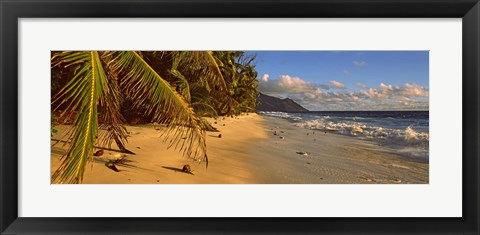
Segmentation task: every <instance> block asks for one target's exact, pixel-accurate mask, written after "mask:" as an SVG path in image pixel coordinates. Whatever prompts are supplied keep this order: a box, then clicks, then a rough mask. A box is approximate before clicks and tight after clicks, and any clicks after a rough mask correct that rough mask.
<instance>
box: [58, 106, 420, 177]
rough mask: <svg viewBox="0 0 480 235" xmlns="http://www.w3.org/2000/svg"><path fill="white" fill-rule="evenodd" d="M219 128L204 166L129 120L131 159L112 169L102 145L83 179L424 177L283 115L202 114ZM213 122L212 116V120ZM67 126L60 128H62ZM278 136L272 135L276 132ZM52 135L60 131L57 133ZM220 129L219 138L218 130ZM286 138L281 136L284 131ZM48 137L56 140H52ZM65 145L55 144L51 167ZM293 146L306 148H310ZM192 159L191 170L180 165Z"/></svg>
mask: <svg viewBox="0 0 480 235" xmlns="http://www.w3.org/2000/svg"><path fill="white" fill-rule="evenodd" d="M207 119H208V120H209V121H210V123H212V125H213V126H214V127H216V128H218V130H219V131H220V132H207V133H206V138H207V151H208V156H209V167H208V168H205V165H204V163H200V164H199V163H195V162H193V161H192V160H191V159H188V158H186V157H184V156H182V155H181V154H180V153H179V152H178V151H176V150H174V149H166V144H165V143H163V141H162V139H161V138H159V135H160V134H159V132H158V131H156V130H155V129H154V128H153V126H152V125H137V126H127V130H128V131H129V132H130V135H131V137H129V142H128V144H127V148H128V149H129V150H131V151H133V152H135V153H136V155H128V154H127V159H129V160H131V161H132V162H129V163H128V166H119V167H118V169H119V170H120V172H115V171H113V170H111V169H109V168H107V167H106V166H105V163H106V162H108V160H109V159H115V158H116V157H118V155H119V154H118V153H117V152H114V151H105V154H104V155H103V156H101V157H95V160H94V162H93V164H92V165H93V168H92V167H90V166H87V169H86V171H85V176H84V181H83V183H84V184H108V183H110V184H371V183H380V184H409V183H415V184H418V183H423V184H425V183H428V179H429V177H428V171H429V164H428V163H422V162H415V161H410V160H408V159H406V158H405V157H403V156H401V155H399V154H396V153H395V150H394V149H390V148H388V147H386V146H380V145H377V144H375V143H373V142H372V141H366V140H361V139H359V138H355V137H352V136H344V135H340V134H332V133H327V134H325V133H323V132H321V131H313V130H308V129H304V128H301V127H296V126H294V125H293V124H292V123H289V122H288V121H287V120H284V119H281V118H275V117H268V116H264V115H257V114H253V113H250V114H248V115H246V114H244V115H241V116H238V117H234V118H231V117H219V118H218V119H217V120H216V121H215V120H214V119H213V118H207ZM215 122H217V123H216V124H215ZM60 129H64V128H60ZM275 131H276V133H277V135H274V133H275ZM57 134H61V131H60V133H57ZM219 134H222V137H221V138H219V137H218V135H219ZM281 137H283V138H281ZM52 143H53V142H52ZM61 145H62V144H58V145H56V146H55V147H53V148H52V162H51V167H52V169H51V172H52V173H53V172H54V171H55V169H56V167H57V166H58V163H59V162H58V159H59V158H60V156H61V154H60V153H61V151H62V148H60V147H59V146H61ZM297 152H308V156H307V155H302V154H298V153H297ZM185 164H189V165H190V166H191V167H192V169H193V175H190V174H186V173H183V172H179V171H178V170H179V169H181V168H182V166H183V165H185Z"/></svg>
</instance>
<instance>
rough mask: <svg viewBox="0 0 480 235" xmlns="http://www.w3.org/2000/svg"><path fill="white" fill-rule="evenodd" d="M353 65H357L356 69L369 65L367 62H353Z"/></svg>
mask: <svg viewBox="0 0 480 235" xmlns="http://www.w3.org/2000/svg"><path fill="white" fill-rule="evenodd" d="M353 65H355V66H356V67H359V68H361V67H364V66H365V65H367V62H366V61H356V60H355V61H353Z"/></svg>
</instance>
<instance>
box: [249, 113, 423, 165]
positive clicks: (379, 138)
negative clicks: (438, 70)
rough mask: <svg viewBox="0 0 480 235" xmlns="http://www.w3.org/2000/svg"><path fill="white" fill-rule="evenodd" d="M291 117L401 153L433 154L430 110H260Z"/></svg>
mask: <svg viewBox="0 0 480 235" xmlns="http://www.w3.org/2000/svg"><path fill="white" fill-rule="evenodd" d="M259 113H260V114H263V115H266V116H272V117H279V118H283V119H286V120H288V121H289V122H291V123H292V124H293V125H295V126H298V127H301V128H306V129H311V130H318V131H327V132H331V133H337V134H342V135H348V136H354V137H357V138H361V139H365V140H369V141H375V142H376V143H378V144H380V145H386V146H388V147H391V148H393V149H395V150H396V152H398V153H399V154H401V155H404V156H408V157H411V158H416V159H418V160H424V161H425V160H426V161H428V158H429V113H428V111H310V112H302V113H284V112H259Z"/></svg>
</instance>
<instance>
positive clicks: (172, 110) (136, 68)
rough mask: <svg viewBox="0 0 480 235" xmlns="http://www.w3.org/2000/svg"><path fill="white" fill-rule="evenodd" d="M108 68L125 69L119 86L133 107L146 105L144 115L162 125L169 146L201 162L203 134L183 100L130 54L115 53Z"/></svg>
mask: <svg viewBox="0 0 480 235" xmlns="http://www.w3.org/2000/svg"><path fill="white" fill-rule="evenodd" d="M112 55H113V56H112V60H111V61H110V63H109V65H108V66H109V67H111V69H112V70H114V71H117V70H124V69H128V71H129V72H128V73H127V74H126V76H125V77H124V78H123V80H122V82H121V86H122V87H123V88H125V91H126V92H127V95H129V96H130V97H131V98H132V99H133V100H134V104H133V106H134V107H136V108H139V107H142V106H147V109H146V115H153V120H152V121H156V122H158V123H163V124H166V125H167V126H168V127H169V128H166V129H165V130H164V132H163V135H164V136H165V141H167V140H169V145H168V146H169V147H175V149H179V150H180V151H183V154H184V155H185V156H187V157H190V158H193V159H195V160H199V161H202V160H203V161H205V162H206V164H207V166H208V158H207V154H206V144H205V131H204V130H203V129H202V123H201V121H200V119H199V117H198V116H197V115H196V114H195V113H194V111H193V109H192V107H190V106H189V105H188V103H187V102H186V101H185V99H184V98H183V97H182V96H181V95H180V94H179V93H178V92H176V91H175V89H173V88H172V86H171V85H170V84H169V83H168V82H167V81H166V80H165V79H163V78H162V77H161V76H160V75H159V74H158V73H157V72H155V70H154V69H153V68H152V67H151V66H150V65H149V64H148V63H147V62H146V61H145V60H144V59H143V58H142V56H141V55H140V54H138V53H137V52H134V51H125V52H115V53H113V54H112Z"/></svg>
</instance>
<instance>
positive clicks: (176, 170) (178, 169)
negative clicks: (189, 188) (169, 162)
mask: <svg viewBox="0 0 480 235" xmlns="http://www.w3.org/2000/svg"><path fill="white" fill-rule="evenodd" d="M162 168H165V169H167V170H171V171H175V172H181V173H185V174H190V175H193V173H191V172H185V171H183V170H182V169H180V168H176V167H169V166H162Z"/></svg>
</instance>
